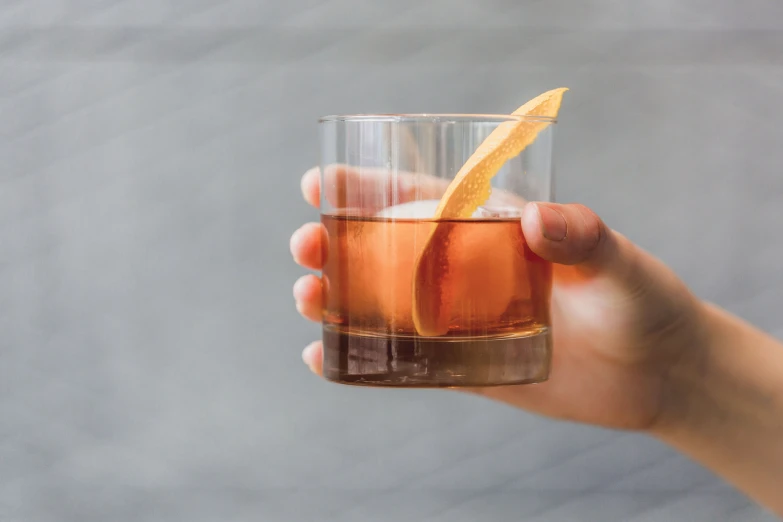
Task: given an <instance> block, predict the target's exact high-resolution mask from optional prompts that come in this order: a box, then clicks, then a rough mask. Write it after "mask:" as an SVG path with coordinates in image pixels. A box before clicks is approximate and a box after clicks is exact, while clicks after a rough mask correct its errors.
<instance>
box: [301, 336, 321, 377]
mask: <svg viewBox="0 0 783 522" xmlns="http://www.w3.org/2000/svg"><path fill="white" fill-rule="evenodd" d="M302 361H304V363H305V364H306V365H307V367H308V368H310V371H311V372H313V373H314V374H316V375H322V374H323V363H324V346H323V343H321V341H315V342H313V343H310V344H308V345H307V347H305V349H304V350H302Z"/></svg>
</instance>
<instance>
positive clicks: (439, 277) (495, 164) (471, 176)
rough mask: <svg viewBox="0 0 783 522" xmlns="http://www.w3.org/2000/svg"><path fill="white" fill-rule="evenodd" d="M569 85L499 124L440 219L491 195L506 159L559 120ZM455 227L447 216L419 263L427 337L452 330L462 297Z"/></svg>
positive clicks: (465, 169)
mask: <svg viewBox="0 0 783 522" xmlns="http://www.w3.org/2000/svg"><path fill="white" fill-rule="evenodd" d="M567 90H568V89H567V88H559V89H553V90H551V91H547V92H545V93H543V94H540V95H539V96H536V97H535V98H533V99H532V100H530V101H528V102H527V103H525V104H524V105H522V106H521V107H520V108H518V109H517V110H516V111H514V112H513V113H512V116H526V117H527V118H523V119H518V120H509V121H507V122H503V123H501V124H500V125H498V126H497V128H495V130H493V131H492V132H491V133H490V135H489V136H488V137H487V138H486V139H485V140H484V141H483V142H482V143H481V145H479V147H478V149H476V151H475V152H474V153H473V154H472V155H471V156H470V158H468V160H467V161H466V162H465V164H464V165H463V166H462V168H460V170H459V172H458V173H457V175H456V176H455V177H454V179H453V180H452V182H451V184H449V186H448V188H447V189H446V192H445V194H444V195H443V197H441V199H440V203H439V204H438V207H437V209H436V211H435V216H434V218H435V219H436V220H448V219H467V218H470V217H471V216H472V215H473V213H474V212H475V211H476V209H478V207H479V206H481V205H482V204H484V202H485V201H487V199H489V196H490V193H491V192H492V186H491V181H492V178H493V177H494V176H495V174H497V173H498V171H499V170H500V169H501V167H503V164H505V162H506V161H508V160H509V159H511V158H513V157H515V156H517V155H519V154H520V153H521V152H522V151H523V150H524V149H525V148H526V147H527V146H528V145H530V144H531V143H533V141H535V139H536V137H537V136H538V134H539V133H540V132H541V131H542V130H544V129H545V128H547V127H548V126H549V125H550V124H551V123H552V122H553V121H554V118H556V117H557V114H558V112H559V110H560V104H561V103H562V101H563V94H564V93H565V92H566V91H567ZM451 230H452V226H451V224H450V223H448V222H447V221H445V222H444V221H441V222H438V223H437V224H436V225H435V226H434V227H433V229H432V231H431V232H430V234H429V237H428V238H427V241H426V243H425V246H424V249H423V250H422V252H421V254H420V255H419V257H418V259H417V260H416V263H415V266H414V272H413V309H412V312H413V323H414V326H415V327H416V331H417V332H418V333H419V335H422V336H427V337H431V336H438V335H444V334H446V333H447V332H448V329H449V320H450V315H451V309H452V305H453V302H454V299H455V297H456V296H455V295H454V293H453V289H454V288H455V285H454V284H452V283H453V282H452V281H450V278H451V277H452V276H453V274H451V273H450V270H449V259H448V255H449V241H450V235H451Z"/></svg>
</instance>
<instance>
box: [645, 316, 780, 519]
mask: <svg viewBox="0 0 783 522" xmlns="http://www.w3.org/2000/svg"><path fill="white" fill-rule="evenodd" d="M704 320H705V323H704V324H705V328H704V336H703V339H704V341H705V342H704V346H703V347H701V348H695V349H694V350H693V351H692V353H688V354H685V355H684V357H683V359H682V360H681V361H680V363H679V364H678V365H677V366H676V367H674V368H673V369H672V372H671V375H670V377H669V381H668V385H667V391H666V397H665V399H664V405H665V407H664V411H663V413H662V416H661V419H660V420H661V422H660V423H659V425H658V426H657V427H656V429H655V430H654V431H655V433H654V434H655V435H656V436H657V437H659V438H660V439H661V440H663V441H665V442H667V443H668V444H670V445H671V446H673V447H675V448H677V449H678V450H680V451H682V452H683V453H685V454H687V455H689V456H690V457H692V458H693V459H694V460H696V461H698V462H700V463H702V464H703V465H704V466H706V467H708V468H710V469H712V470H713V471H714V472H715V473H717V474H719V475H721V476H722V477H723V478H725V479H726V480H727V481H729V482H730V483H732V484H734V485H735V486H736V487H738V488H739V489H741V490H742V491H744V492H745V493H747V494H748V495H749V496H751V497H752V498H754V499H755V500H756V501H758V502H759V503H761V504H764V505H765V506H767V507H769V508H770V509H772V510H774V511H775V512H776V513H777V514H779V515H781V516H783V344H781V343H780V342H778V341H776V340H775V339H773V338H772V337H770V336H768V335H766V334H764V333H763V332H760V331H759V330H757V329H755V328H753V327H752V326H750V325H748V324H746V323H745V322H743V321H741V320H739V319H737V318H736V317H733V316H731V315H730V314H727V313H726V312H724V311H722V310H720V309H718V308H716V307H714V306H711V305H705V313H704Z"/></svg>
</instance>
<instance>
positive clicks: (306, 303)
mask: <svg viewBox="0 0 783 522" xmlns="http://www.w3.org/2000/svg"><path fill="white" fill-rule="evenodd" d="M294 300H295V301H296V310H297V311H298V312H299V313H300V314H301V315H302V316H303V317H305V318H306V319H310V320H311V321H315V322H320V321H321V314H322V309H323V306H322V303H323V296H322V292H321V280H320V279H318V277H316V276H314V275H312V274H310V275H306V276H302V277H300V278H299V279H298V280H297V281H296V283H294Z"/></svg>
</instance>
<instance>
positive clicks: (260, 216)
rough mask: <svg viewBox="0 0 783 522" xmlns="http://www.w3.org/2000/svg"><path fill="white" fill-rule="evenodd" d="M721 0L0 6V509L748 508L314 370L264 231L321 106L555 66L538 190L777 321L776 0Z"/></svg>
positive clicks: (297, 210)
mask: <svg viewBox="0 0 783 522" xmlns="http://www.w3.org/2000/svg"><path fill="white" fill-rule="evenodd" d="M739 5H740V2H733V1H731V0H688V1H685V0H644V1H637V2H620V1H615V0H589V1H588V0H584V1H578V2H577V1H575V0H548V1H541V0H538V1H533V0H530V1H523V0H395V1H393V2H392V1H385V2H381V1H375V2H373V1H367V0H329V1H326V0H296V1H293V0H287V1H274V2H272V1H263V0H209V1H207V0H190V1H185V0H181V1H175V0H167V1H163V0H144V1H141V0H136V1H134V0H80V1H76V0H73V1H66V0H16V1H11V0H5V1H4V2H1V3H0V64H1V65H2V69H0V520H2V521H67V522H71V521H73V522H77V521H78V522H89V521H93V520H95V521H109V520H111V521H126V520H127V521H131V520H133V521H188V522H200V521H218V520H220V521H233V520H237V521H239V520H242V521H245V520H263V521H277V520H303V521H313V520H339V521H350V520H378V521H381V520H429V521H446V520H448V521H461V520H465V521H476V520H536V521H538V520H542V521H543V520H546V521H549V520H595V521H602V522H606V521H613V520H617V521H626V520H633V521H643V520H686V519H688V520H695V521H698V520H710V521H713V520H743V521H754V520H771V517H769V515H768V514H765V513H763V512H762V511H761V510H759V509H758V508H757V507H754V506H753V505H752V504H751V503H750V502H749V501H748V500H747V499H745V498H744V497H743V496H742V495H740V494H738V493H736V492H734V491H733V490H731V489H730V488H729V487H728V486H726V485H725V484H723V483H721V482H720V481H719V480H718V479H716V478H714V477H713V476H711V475H710V474H709V473H708V472H706V471H705V470H703V469H701V468H699V467H698V466H696V465H694V464H692V463H690V462H688V461H687V460H686V459H684V458H682V457H680V456H678V455H676V454H674V453H673V452H671V451H670V450H668V449H667V448H665V447H663V446H662V445H660V444H658V443H656V442H654V441H651V440H649V439H646V438H644V437H640V436H635V435H630V434H621V433H614V432H609V431H603V430H598V429H593V428H587V427H581V426H575V425H571V424H566V423H557V422H552V421H549V420H545V419H540V418H537V417H533V416H530V415H527V414H524V413H521V412H517V411H512V410H510V409H508V408H505V407H502V406H498V405H494V404H490V403H488V402H485V401H483V400H480V399H478V398H471V397H466V396H463V395H460V394H452V393H446V392H421V391H399V392H396V391H382V390H357V389H353V388H343V387H338V386H334V385H328V384H326V383H323V382H320V381H319V380H318V379H315V378H313V377H311V376H310V375H309V374H308V373H307V371H306V369H305V368H304V367H303V365H302V364H301V362H300V358H299V351H300V349H301V347H302V346H304V345H305V344H306V343H307V342H309V341H310V340H312V339H315V338H316V337H317V336H318V334H319V331H318V328H317V327H316V326H315V325H309V324H306V323H305V322H304V321H303V320H301V319H300V318H299V317H298V316H297V315H296V312H295V310H294V306H293V299H292V297H291V284H292V283H293V281H294V279H295V278H296V277H297V275H299V274H300V273H301V270H300V269H298V268H297V267H296V266H294V264H293V262H292V261H291V259H290V257H289V253H288V237H289V234H290V233H291V231H293V230H294V229H295V228H296V227H297V226H298V225H299V224H300V223H302V222H304V221H305V220H310V219H314V218H316V213H315V211H314V210H312V209H310V208H307V207H306V206H305V205H304V203H302V202H301V199H300V195H299V176H300V174H301V173H302V172H303V171H304V170H305V169H306V168H308V167H310V166H311V165H313V164H314V162H315V161H316V151H317V148H316V128H315V119H316V117H317V116H319V115H321V114H324V113H334V112H360V111H373V112H378V111H409V112H414V111H428V112H439V111H451V112H478V111H490V112H503V111H510V110H512V109H514V108H516V107H517V106H518V105H519V104H521V103H522V102H524V101H525V100H527V99H528V98H529V97H532V96H533V95H535V94H538V93H539V92H541V91H543V90H546V89H549V88H552V87H556V86H560V85H566V86H569V87H571V89H572V90H571V92H569V93H568V95H567V99H566V102H565V104H564V106H563V109H562V118H561V124H560V128H559V142H558V154H557V160H558V171H559V177H558V194H559V199H560V200H579V201H581V202H584V203H586V204H588V205H591V206H593V207H594V208H595V209H596V210H597V211H598V212H599V213H600V214H602V215H603V216H605V218H606V219H607V220H608V221H609V222H610V224H612V225H613V226H615V227H616V228H618V229H620V230H621V231H623V232H624V233H626V234H627V235H628V236H630V237H631V238H633V239H634V240H636V241H638V242H639V243H640V244H641V245H643V246H644V247H646V248H648V249H650V250H651V251H653V252H654V253H655V254H657V255H659V256H660V257H662V258H663V259H664V260H665V261H667V262H668V263H670V264H671V265H672V266H673V267H674V268H675V269H676V270H677V271H678V273H679V274H681V275H682V277H684V278H685V279H686V280H687V281H688V282H689V283H690V284H691V285H692V286H693V288H694V289H695V290H696V291H697V292H698V293H699V294H700V295H701V296H703V297H705V298H710V299H713V300H715V301H717V302H719V303H720V304H722V305H724V306H726V307H728V308H729V309H731V310H732V311H734V312H737V313H739V314H741V315H742V316H743V317H745V318H747V319H750V320H751V321H754V322H755V323H757V324H758V325H760V326H761V327H764V328H765V329H767V330H769V331H771V332H773V333H776V334H778V335H783V324H781V316H780V310H781V307H782V306H783V297H782V296H783V271H781V270H780V262H781V259H783V241H782V240H780V239H779V234H777V232H778V229H779V228H780V224H781V223H783V204H782V203H781V198H783V177H782V176H781V163H782V161H781V160H783V152H781V147H780V140H781V131H780V129H779V125H780V122H781V121H783V103H781V102H780V100H781V96H783V67H781V66H782V65H783V3H781V2H779V1H778V0H746V1H744V2H742V7H739ZM379 24H382V27H381V26H379Z"/></svg>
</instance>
